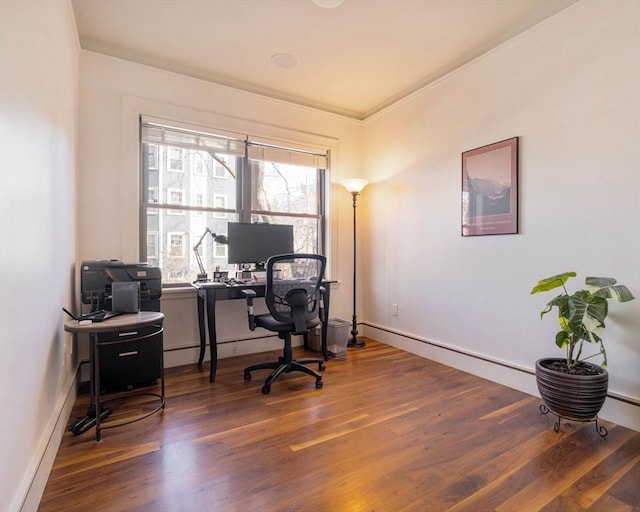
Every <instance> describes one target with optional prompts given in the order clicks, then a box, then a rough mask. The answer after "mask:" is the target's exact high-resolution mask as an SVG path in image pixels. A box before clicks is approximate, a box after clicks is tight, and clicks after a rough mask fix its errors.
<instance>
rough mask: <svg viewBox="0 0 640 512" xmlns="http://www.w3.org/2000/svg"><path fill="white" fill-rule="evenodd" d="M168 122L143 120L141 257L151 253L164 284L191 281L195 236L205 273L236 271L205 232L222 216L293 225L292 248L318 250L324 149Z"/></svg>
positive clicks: (222, 221) (219, 225) (221, 228)
mask: <svg viewBox="0 0 640 512" xmlns="http://www.w3.org/2000/svg"><path fill="white" fill-rule="evenodd" d="M172 124H173V123H171V122H168V121H167V122H159V120H157V119H150V118H149V119H148V120H147V119H145V118H143V119H141V134H142V135H141V155H142V158H141V182H142V187H141V190H143V191H144V192H145V194H143V197H141V216H140V258H141V261H145V260H149V259H150V258H155V262H156V263H155V264H157V265H158V266H159V267H160V268H161V269H162V278H163V284H166V285H171V284H175V285H178V284H186V283H188V282H191V281H193V279H194V278H195V276H196V275H197V274H198V273H199V268H198V264H197V259H196V257H195V254H194V253H193V251H192V248H193V247H194V246H195V245H196V244H197V243H198V241H199V240H200V239H201V238H202V243H201V245H200V249H199V255H200V257H201V259H202V262H203V265H204V267H205V270H206V271H207V272H209V273H211V272H213V270H214V269H215V268H219V269H220V270H234V269H236V266H235V265H229V264H228V261H227V245H224V244H218V243H215V242H214V240H213V237H211V236H210V235H209V234H208V233H207V231H206V230H207V229H208V230H210V231H211V232H213V233H216V234H226V233H227V223H228V222H269V223H275V224H292V225H293V226H294V249H295V250H296V251H297V252H302V251H304V252H314V253H323V252H324V239H323V235H324V232H323V227H324V186H325V172H326V171H325V169H326V160H327V158H326V152H324V151H317V150H309V149H308V148H306V149H304V150H299V149H289V148H286V147H281V146H279V145H269V144H267V143H266V142H265V141H264V140H252V138H251V137H250V136H247V135H241V134H237V133H230V132H224V131H221V130H211V131H204V130H203V129H202V128H201V127H190V126H186V125H183V124H180V125H179V126H173V125H172ZM176 124H178V123H176ZM154 155H155V156H154ZM154 159H155V162H156V163H157V165H158V168H157V170H153V169H152V168H151V167H150V165H151V164H152V163H153V162H154ZM151 171H153V172H151ZM176 171H179V172H176ZM185 213H189V215H185ZM152 233H155V235H153V236H150V235H151V234H152ZM153 255H155V256H153ZM210 275H211V274H210Z"/></svg>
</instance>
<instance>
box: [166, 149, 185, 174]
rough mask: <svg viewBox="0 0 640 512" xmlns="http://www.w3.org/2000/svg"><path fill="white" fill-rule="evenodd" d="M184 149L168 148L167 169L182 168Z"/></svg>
mask: <svg viewBox="0 0 640 512" xmlns="http://www.w3.org/2000/svg"><path fill="white" fill-rule="evenodd" d="M183 165H184V149H182V148H169V170H170V171H179V172H182V171H183V170H184V168H183Z"/></svg>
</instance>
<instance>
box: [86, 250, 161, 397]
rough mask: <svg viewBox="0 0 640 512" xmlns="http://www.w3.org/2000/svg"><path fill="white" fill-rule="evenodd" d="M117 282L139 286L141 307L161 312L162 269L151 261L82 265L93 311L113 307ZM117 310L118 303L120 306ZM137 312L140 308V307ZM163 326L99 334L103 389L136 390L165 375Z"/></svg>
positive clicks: (113, 261)
mask: <svg viewBox="0 0 640 512" xmlns="http://www.w3.org/2000/svg"><path fill="white" fill-rule="evenodd" d="M114 283H116V284H119V283H130V284H133V285H135V289H136V292H137V293H138V300H139V309H140V310H142V311H160V297H161V295H162V271H161V270H160V268H158V267H151V266H149V265H148V264H147V263H123V262H122V261H120V260H91V261H83V262H82V267H81V268H80V291H81V294H82V303H83V304H85V305H91V310H92V311H94V310H97V309H105V310H108V311H111V310H112V305H113V297H114V295H113V291H114V288H117V286H114ZM116 309H117V306H116ZM136 311H137V309H136ZM162 330H163V329H162V325H150V326H146V327H143V328H141V329H138V330H134V331H131V332H125V333H122V332H115V333H110V332H101V333H99V334H98V335H97V342H98V343H97V350H98V353H99V361H100V386H101V388H102V389H101V390H100V391H101V392H108V391H119V390H123V389H132V388H134V387H137V386H146V385H149V384H150V383H153V382H155V381H156V380H157V379H159V378H160V377H161V375H162V366H163V341H162Z"/></svg>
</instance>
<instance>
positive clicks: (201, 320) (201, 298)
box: [197, 290, 207, 366]
mask: <svg viewBox="0 0 640 512" xmlns="http://www.w3.org/2000/svg"><path fill="white" fill-rule="evenodd" d="M206 293H207V292H206V291H202V290H198V293H197V296H198V330H199V331H200V356H199V357H198V366H202V362H203V361H204V351H205V348H206V347H207V342H206V336H205V327H204V303H205V295H204V294H206Z"/></svg>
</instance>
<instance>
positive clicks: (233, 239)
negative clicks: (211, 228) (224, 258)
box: [227, 222, 293, 270]
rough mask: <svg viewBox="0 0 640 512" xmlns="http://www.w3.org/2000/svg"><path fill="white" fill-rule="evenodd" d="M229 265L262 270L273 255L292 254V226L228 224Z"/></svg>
mask: <svg viewBox="0 0 640 512" xmlns="http://www.w3.org/2000/svg"><path fill="white" fill-rule="evenodd" d="M227 238H228V240H229V250H228V255H229V263H237V264H240V265H242V264H253V265H255V268H256V270H262V269H264V264H265V262H266V261H267V260H268V259H269V258H270V257H271V256H273V255H275V254H289V253H292V252H293V226H291V225H288V224H264V223H263V224H245V223H242V222H229V224H228V231H227Z"/></svg>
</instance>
